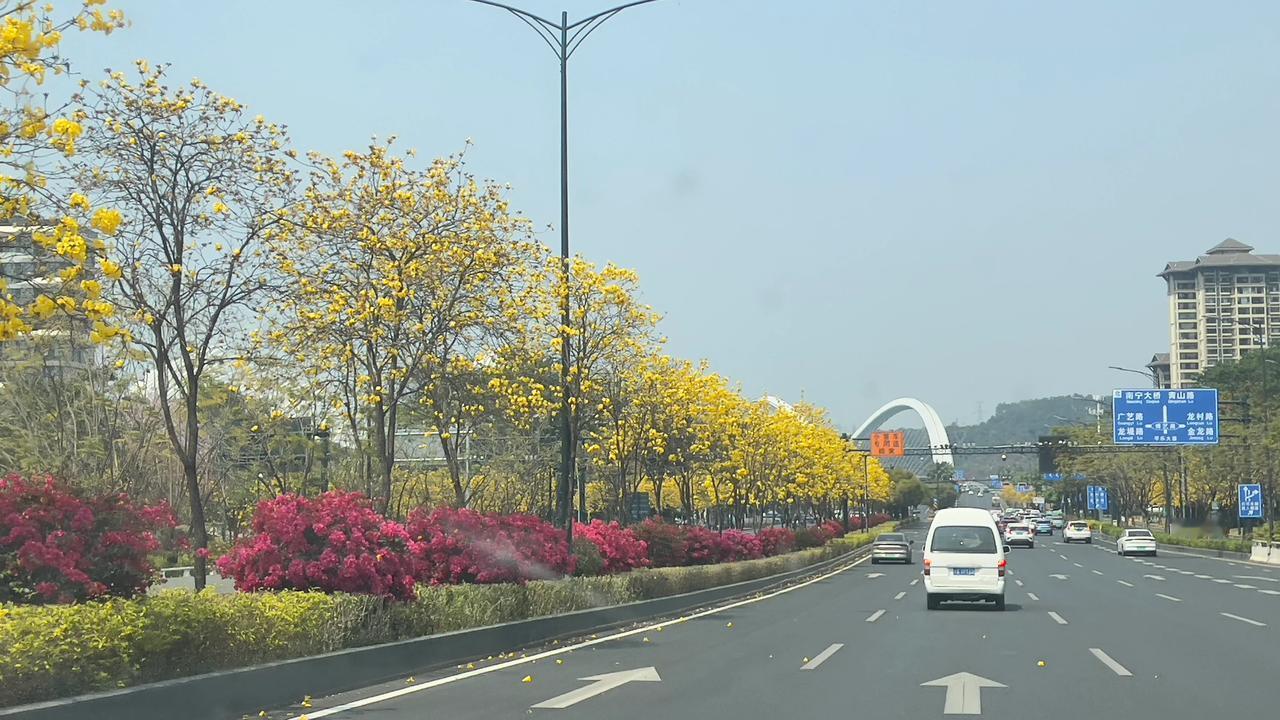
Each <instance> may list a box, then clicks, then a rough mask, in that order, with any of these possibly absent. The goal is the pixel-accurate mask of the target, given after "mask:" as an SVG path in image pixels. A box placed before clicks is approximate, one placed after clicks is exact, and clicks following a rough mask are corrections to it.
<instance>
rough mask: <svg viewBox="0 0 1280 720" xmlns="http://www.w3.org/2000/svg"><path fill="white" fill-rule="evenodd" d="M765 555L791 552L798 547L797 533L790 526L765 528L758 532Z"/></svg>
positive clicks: (757, 536)
mask: <svg viewBox="0 0 1280 720" xmlns="http://www.w3.org/2000/svg"><path fill="white" fill-rule="evenodd" d="M756 538H757V539H758V540H759V541H760V549H761V551H762V552H763V553H764V555H765V557H771V556H773V555H781V554H782V553H789V552H791V551H792V550H795V549H796V534H795V533H794V532H792V531H791V530H790V529H788V528H765V529H764V530H761V531H760V532H758V533H756Z"/></svg>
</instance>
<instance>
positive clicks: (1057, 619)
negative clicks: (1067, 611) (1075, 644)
mask: <svg viewBox="0 0 1280 720" xmlns="http://www.w3.org/2000/svg"><path fill="white" fill-rule="evenodd" d="M1049 617H1051V618H1053V621H1054V622H1056V623H1058V624H1059V625H1066V624H1067V621H1066V620H1064V619H1063V618H1062V616H1061V615H1059V614H1058V613H1056V612H1054V611H1052V610H1050V611H1049Z"/></svg>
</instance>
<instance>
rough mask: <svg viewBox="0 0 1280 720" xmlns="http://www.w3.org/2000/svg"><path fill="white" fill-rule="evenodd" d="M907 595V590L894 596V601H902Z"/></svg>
mask: <svg viewBox="0 0 1280 720" xmlns="http://www.w3.org/2000/svg"><path fill="white" fill-rule="evenodd" d="M906 594H907V591H906V590H903V591H902V592H900V593H898V594H897V595H894V596H893V599H894V600H901V599H902V596H904V595H906Z"/></svg>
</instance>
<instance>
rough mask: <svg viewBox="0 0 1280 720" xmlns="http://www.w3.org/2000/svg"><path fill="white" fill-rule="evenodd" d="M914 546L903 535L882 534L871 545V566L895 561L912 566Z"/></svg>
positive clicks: (912, 542)
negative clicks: (912, 549)
mask: <svg viewBox="0 0 1280 720" xmlns="http://www.w3.org/2000/svg"><path fill="white" fill-rule="evenodd" d="M913 544H915V543H914V541H912V540H908V539H907V536H906V535H903V534H902V533H882V534H881V535H880V536H879V537H877V538H876V541H875V542H873V543H871V564H872V565H879V564H880V563H881V562H883V561H885V560H894V561H900V562H903V563H906V564H907V565H910V564H911V563H912V559H911V546H912V545H913Z"/></svg>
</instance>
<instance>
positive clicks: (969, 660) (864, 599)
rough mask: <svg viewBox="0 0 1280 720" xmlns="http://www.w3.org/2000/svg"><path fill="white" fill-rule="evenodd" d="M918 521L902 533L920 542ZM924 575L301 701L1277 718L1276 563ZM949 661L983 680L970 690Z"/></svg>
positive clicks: (745, 712)
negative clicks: (929, 590)
mask: <svg viewBox="0 0 1280 720" xmlns="http://www.w3.org/2000/svg"><path fill="white" fill-rule="evenodd" d="M922 533H923V531H913V532H912V533H911V535H912V536H913V537H914V538H915V540H916V547H917V549H918V548H919V547H920V545H921V542H922V539H923V535H922ZM919 573H920V566H919V565H918V564H916V565H875V566H872V565H870V564H868V563H866V562H861V563H858V564H856V565H852V566H849V567H847V568H845V569H842V570H840V571H838V572H834V573H831V574H829V575H826V576H822V577H821V578H820V579H816V580H814V581H811V582H808V583H807V584H804V585H802V586H793V587H791V588H789V589H787V590H786V591H784V592H781V593H776V594H771V595H768V596H765V597H762V598H750V599H746V600H744V601H739V602H737V603H733V604H731V605H730V606H728V607H726V608H724V609H722V610H718V611H717V610H714V609H713V610H711V611H706V612H702V613H697V614H695V615H696V616H694V617H690V618H687V619H683V620H681V619H668V620H666V621H664V622H662V623H656V624H651V625H647V626H645V627H638V628H633V629H630V630H627V631H626V632H625V633H622V634H620V635H617V636H613V635H602V636H600V637H596V638H590V637H588V638H584V639H583V641H584V642H585V643H586V644H576V645H575V644H573V643H562V644H559V645H557V646H554V647H550V648H536V649H528V650H526V657H524V658H520V657H518V655H517V656H516V657H515V658H514V659H510V660H508V659H498V658H495V659H493V660H491V661H486V662H479V663H477V664H476V665H475V668H474V669H468V668H466V667H465V666H464V667H463V668H460V669H452V668H451V669H449V670H448V671H441V672H439V673H434V674H429V675H428V674H421V675H419V676H417V677H415V678H413V679H412V681H411V682H410V680H409V679H408V678H405V679H401V680H398V681H396V682H392V683H387V684H385V685H382V686H378V687H371V688H366V689H362V690H360V691H357V692H350V693H345V694H342V695H339V696H333V697H329V698H322V699H315V700H313V703H314V704H313V707H312V708H310V709H308V710H307V711H306V713H307V715H308V718H309V720H317V719H318V718H320V717H336V718H343V719H344V720H355V719H356V718H360V719H365V720H367V719H369V718H378V719H379V720H400V719H404V720H409V719H411V718H412V719H414V720H418V719H420V718H435V717H440V718H450V720H464V719H467V718H476V719H480V718H517V717H526V718H527V717H530V716H543V717H547V718H593V719H594V718H601V717H607V718H619V719H629V718H634V719H636V720H652V719H653V718H655V717H678V718H685V717H688V718H693V717H697V718H725V719H730V718H732V719H735V720H737V719H740V718H773V717H794V716H801V717H806V718H809V717H859V718H904V719H907V718H910V719H913V720H914V719H918V718H929V717H939V716H943V715H944V711H945V710H950V711H951V713H949V714H959V713H960V712H962V711H969V712H970V713H972V711H973V710H978V711H980V714H981V715H982V716H984V717H989V718H1009V719H1010V720H1013V719H1017V720H1026V719H1027V718H1047V719H1050V720H1053V719H1062V720H1066V719H1068V718H1070V719H1072V720H1078V719H1079V718H1081V717H1094V716H1104V717H1115V718H1126V717H1127V718H1156V717H1164V718H1191V717H1202V716H1203V717H1209V716H1216V715H1219V714H1221V713H1222V712H1223V711H1224V710H1229V711H1230V712H1231V714H1232V716H1233V717H1272V716H1274V715H1275V699H1276V697H1277V695H1276V692H1277V691H1276V686H1277V683H1278V682H1280V634H1278V633H1280V572H1277V571H1276V570H1273V569H1271V568H1262V567H1258V566H1252V565H1247V564H1235V563H1227V562H1223V561H1219V560H1214V559H1208V558H1193V557H1177V556H1166V555H1161V556H1160V557H1157V558H1153V559H1148V558H1140V559H1139V558H1120V557H1118V556H1116V555H1115V554H1114V551H1113V550H1112V549H1111V548H1110V547H1108V546H1106V545H1103V544H1101V543H1095V544H1093V545H1080V544H1075V545H1065V544H1062V543H1061V537H1060V536H1059V535H1054V536H1053V537H1052V538H1050V537H1042V538H1041V540H1040V542H1039V543H1037V545H1036V547H1035V548H1034V549H1027V550H1022V549H1015V550H1013V551H1012V553H1011V556H1010V580H1011V582H1010V584H1009V586H1008V590H1007V597H1008V609H1007V610H1006V611H1005V612H996V611H993V610H990V609H986V608H983V607H981V606H975V607H965V606H944V609H942V610H938V611H927V610H926V609H925V599H924V590H923V588H922V586H921V583H920V582H919ZM513 650H516V648H513ZM618 673H622V674H621V675H619V674H618ZM957 673H971V674H973V675H975V676H978V677H979V678H980V679H974V678H969V679H968V680H967V682H968V684H969V685H973V684H974V683H977V684H987V685H989V686H988V687H984V688H980V689H979V688H974V687H969V688H967V693H966V688H964V687H962V685H964V684H965V682H966V681H965V680H964V676H960V677H956V674H957ZM584 678H586V679H584ZM982 679H985V680H986V681H990V682H989V683H984V682H982ZM930 683H935V684H930ZM948 683H955V684H956V687H954V688H950V689H949V688H947V687H945V685H946V684H948ZM996 685H998V686H996ZM978 693H980V695H978ZM948 694H953V697H951V698H950V699H948ZM344 704H352V705H356V706H355V707H342V706H343V705H344ZM335 706H339V707H338V708H337V711H336V712H333V710H335ZM301 712H302V711H301V710H299V709H297V708H292V709H290V708H278V709H276V710H274V711H272V712H271V713H269V716H270V717H272V718H287V717H296V716H297V715H298V714H299V713H301Z"/></svg>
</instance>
